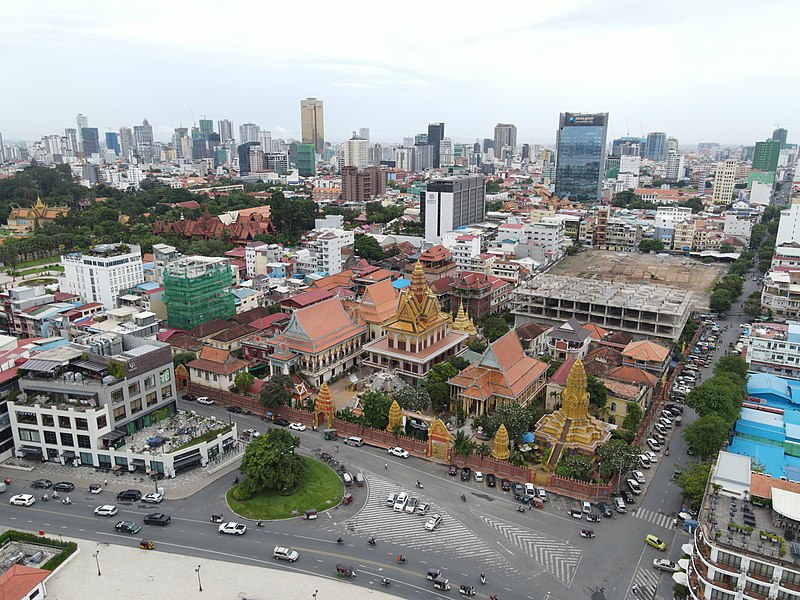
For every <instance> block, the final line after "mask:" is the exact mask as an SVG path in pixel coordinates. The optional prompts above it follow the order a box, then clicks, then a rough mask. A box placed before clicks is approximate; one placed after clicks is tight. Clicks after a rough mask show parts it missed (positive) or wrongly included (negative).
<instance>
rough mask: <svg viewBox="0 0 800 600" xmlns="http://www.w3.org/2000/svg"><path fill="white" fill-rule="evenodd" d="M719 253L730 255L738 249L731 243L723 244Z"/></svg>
mask: <svg viewBox="0 0 800 600" xmlns="http://www.w3.org/2000/svg"><path fill="white" fill-rule="evenodd" d="M719 251H720V252H722V253H724V254H728V253H729V252H736V248H735V247H734V246H733V244H731V243H730V242H722V245H721V246H720V247H719Z"/></svg>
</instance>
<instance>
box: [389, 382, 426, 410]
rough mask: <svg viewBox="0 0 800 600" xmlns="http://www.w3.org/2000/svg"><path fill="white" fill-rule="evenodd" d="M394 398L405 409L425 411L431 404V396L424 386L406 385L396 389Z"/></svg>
mask: <svg viewBox="0 0 800 600" xmlns="http://www.w3.org/2000/svg"><path fill="white" fill-rule="evenodd" d="M393 399H394V400H397V403H398V404H399V405H400V408H403V409H405V410H413V411H416V412H423V411H426V410H428V408H429V407H430V405H431V397H430V395H429V394H428V391H427V390H426V389H425V388H424V387H418V388H415V387H412V386H410V385H406V386H403V387H401V388H400V389H399V390H397V391H395V393H394V396H393Z"/></svg>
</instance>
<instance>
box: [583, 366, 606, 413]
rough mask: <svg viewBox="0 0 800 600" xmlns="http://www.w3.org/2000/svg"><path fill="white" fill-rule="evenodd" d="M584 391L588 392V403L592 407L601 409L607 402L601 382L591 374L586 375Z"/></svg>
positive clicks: (604, 387)
mask: <svg viewBox="0 0 800 600" xmlns="http://www.w3.org/2000/svg"><path fill="white" fill-rule="evenodd" d="M586 389H587V391H588V392H589V402H590V403H591V405H592V406H596V407H597V408H603V407H604V406H605V405H606V401H607V400H608V390H607V389H606V386H605V385H603V382H602V381H600V380H599V379H598V378H597V377H595V376H594V375H592V374H591V373H587V374H586Z"/></svg>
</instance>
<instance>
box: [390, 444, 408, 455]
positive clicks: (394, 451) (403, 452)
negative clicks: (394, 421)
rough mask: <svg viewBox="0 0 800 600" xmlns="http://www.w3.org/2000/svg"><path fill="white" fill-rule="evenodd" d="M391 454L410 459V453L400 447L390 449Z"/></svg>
mask: <svg viewBox="0 0 800 600" xmlns="http://www.w3.org/2000/svg"><path fill="white" fill-rule="evenodd" d="M389 454H391V455H392V456H398V457H400V458H408V451H406V450H403V449H402V448H401V447H400V446H397V447H395V448H389Z"/></svg>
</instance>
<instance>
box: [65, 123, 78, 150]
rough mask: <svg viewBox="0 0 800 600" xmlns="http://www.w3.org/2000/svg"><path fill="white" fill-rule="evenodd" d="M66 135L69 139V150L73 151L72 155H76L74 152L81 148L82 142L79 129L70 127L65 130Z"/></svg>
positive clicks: (67, 145) (67, 144)
mask: <svg viewBox="0 0 800 600" xmlns="http://www.w3.org/2000/svg"><path fill="white" fill-rule="evenodd" d="M64 137H65V138H66V139H67V143H66V147H67V150H69V151H70V152H72V156H75V154H74V153H75V152H77V151H78V149H79V148H80V143H79V142H78V130H77V129H73V128H72V127H68V128H67V129H65V130H64Z"/></svg>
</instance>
